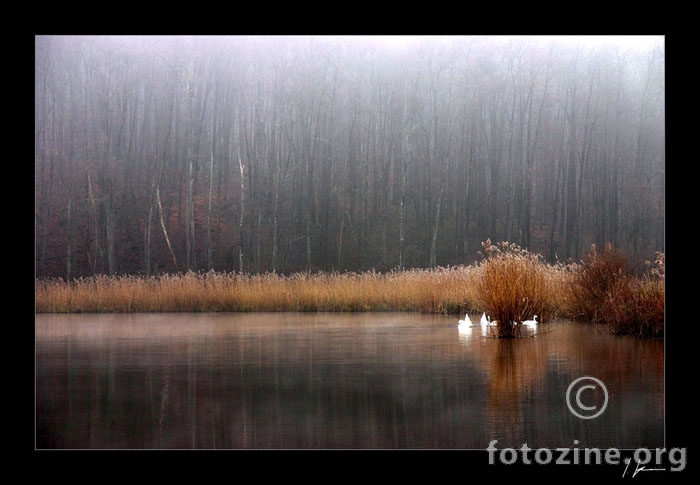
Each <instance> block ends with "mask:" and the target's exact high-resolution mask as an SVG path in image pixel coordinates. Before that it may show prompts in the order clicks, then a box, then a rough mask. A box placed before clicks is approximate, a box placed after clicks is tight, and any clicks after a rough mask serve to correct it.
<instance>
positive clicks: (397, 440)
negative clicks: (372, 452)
mask: <svg viewBox="0 0 700 485" xmlns="http://www.w3.org/2000/svg"><path fill="white" fill-rule="evenodd" d="M219 318H222V320H225V319H224V318H223V317H219ZM229 318H230V317H229ZM270 318H271V321H268V322H265V324H261V325H250V326H246V327H244V328H241V329H239V330H238V331H236V332H232V331H231V326H230V325H229V324H227V323H224V322H222V321H220V322H219V323H218V324H213V323H211V322H210V323H206V324H204V326H203V327H200V328H199V329H198V330H197V331H196V332H194V333H195V335H196V338H194V339H193V338H192V335H188V332H187V331H185V330H184V329H183V328H182V327H181V326H178V325H173V324H172V322H165V321H161V323H156V322H150V323H149V325H147V326H145V327H142V326H139V325H135V326H132V327H131V328H130V324H128V322H125V321H122V322H121V324H120V326H119V328H118V329H116V331H115V334H114V335H116V338H113V339H105V338H104V337H105V336H106V335H107V334H108V333H109V332H107V330H105V329H104V328H103V329H101V330H100V329H98V327H100V326H99V325H95V326H92V327H91V328H88V326H86V327H85V328H84V331H83V330H81V331H77V332H75V333H73V334H72V335H71V332H64V331H60V330H59V329H56V328H52V329H50V330H49V332H50V335H48V336H46V337H45V338H44V336H42V339H41V340H40V342H39V345H38V346H37V352H38V354H41V355H44V354H46V353H48V352H49V350H50V352H51V355H52V357H51V359H52V360H51V362H52V365H51V366H50V367H47V368H44V367H43V366H42V367H40V368H39V369H38V371H37V390H38V391H37V412H38V414H40V415H42V418H41V421H40V423H39V424H40V425H41V430H42V433H44V437H45V438H44V441H43V443H44V444H47V445H48V444H50V443H53V444H54V445H55V446H59V447H60V446H68V447H70V446H72V445H71V443H72V444H75V443H79V444H80V445H79V446H84V447H95V446H96V447H121V448H144V447H145V448H150V447H153V448H189V447H196V448H248V447H249V448H265V447H267V448H286V447H290V448H318V447H320V448H324V447H337V448H344V447H347V448H352V447H356V448H368V447H369V448H412V447H419V448H433V447H442V448H453V447H454V448H459V447H462V448H475V447H476V448H479V447H481V446H482V445H484V446H486V445H487V444H488V441H487V439H488V438H489V436H493V437H494V438H495V439H499V440H501V441H499V444H500V445H502V446H520V445H521V444H522V443H523V442H527V443H528V444H529V445H530V446H535V445H538V446H554V445H569V444H571V440H570V439H569V436H572V437H574V438H576V439H581V440H583V439H585V438H587V439H590V440H592V441H595V440H598V439H600V436H601V435H602V433H603V432H602V431H600V429H599V428H605V427H608V428H614V429H620V432H619V435H620V439H621V440H624V443H634V444H635V445H636V444H637V442H636V441H638V440H639V439H640V438H639V437H640V436H642V438H644V437H649V439H653V438H654V437H655V436H658V432H657V430H656V428H655V426H656V425H655V424H654V416H656V419H657V420H658V421H660V422H662V420H663V344H662V343H659V342H653V341H638V340H635V339H630V338H625V337H611V336H609V335H597V334H595V332H591V331H589V330H590V329H588V328H587V329H585V330H586V331H578V330H577V328H580V327H571V329H569V330H566V329H567V327H561V328H562V330H561V331H556V332H551V333H544V332H543V333H542V334H540V335H538V336H537V337H536V338H525V339H519V340H498V339H490V338H484V337H481V336H476V335H474V337H476V339H472V340H470V341H469V342H465V341H463V340H460V338H459V335H458V333H457V330H456V329H451V328H450V331H444V332H443V331H442V330H440V329H439V328H438V329H436V330H435V331H434V334H433V335H431V336H430V337H429V338H428V337H426V335H425V332H424V331H423V330H420V329H419V328H418V327H415V328H414V327H402V329H401V331H402V333H401V334H400V335H397V333H396V331H395V329H392V328H390V327H387V328H381V327H378V326H376V325H360V326H358V327H355V328H354V329H353V327H352V323H351V322H349V323H348V325H342V326H338V328H336V329H333V328H329V327H324V329H323V330H320V329H313V330H311V331H304V332H298V331H291V329H290V327H288V326H287V325H286V324H284V323H283V322H281V323H280V324H279V325H277V324H275V323H273V320H274V318H280V319H282V320H283V317H281V316H280V317H276V316H275V317H270ZM287 318H288V317H287ZM402 318H407V317H405V316H403V317H402ZM151 324H153V325H151ZM341 327H342V328H341ZM80 328H81V329H82V328H83V327H80ZM147 330H149V331H150V332H149V331H147ZM453 330H454V331H453ZM477 330H478V329H477ZM43 331H44V330H43V329H40V331H39V333H42V332H43ZM545 331H546V330H545ZM81 332H84V333H81ZM47 355H48V354H47ZM63 367H65V369H64V370H65V371H66V372H65V374H62V373H61V372H59V369H63ZM581 375H593V376H596V377H598V378H600V379H601V380H603V381H604V382H605V383H606V385H607V386H608V388H609V390H610V392H611V395H612V397H613V398H614V399H613V401H614V402H612V404H611V409H610V411H609V412H607V413H606V415H605V416H603V417H602V418H601V420H600V425H599V426H598V427H597V428H596V427H595V426H589V427H588V428H582V427H581V423H580V420H577V419H576V418H574V417H573V416H572V415H571V414H570V413H569V412H568V411H567V410H566V408H565V407H564V408H563V407H562V399H563V391H562V389H563V390H565V389H566V387H567V385H568V384H569V383H570V382H571V380H572V379H574V378H576V377H579V376H581ZM66 390H67V392H66ZM650 413H651V414H653V416H651V418H650V416H649V414H650ZM637 421H638V422H642V423H645V422H650V421H651V424H650V425H649V427H648V428H647V429H640V425H639V423H638V422H637ZM50 435H51V436H53V438H46V437H47V436H50ZM49 439H50V440H53V441H48V440H49ZM553 439H556V440H558V441H556V442H553V441H552V440H553ZM581 443H582V444H585V443H584V441H581ZM617 444H618V443H613V444H611V446H614V445H617ZM641 445H649V446H651V445H654V446H656V443H641Z"/></svg>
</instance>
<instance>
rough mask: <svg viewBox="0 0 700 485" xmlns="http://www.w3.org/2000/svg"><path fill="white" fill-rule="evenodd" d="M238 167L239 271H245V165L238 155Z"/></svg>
mask: <svg viewBox="0 0 700 485" xmlns="http://www.w3.org/2000/svg"><path fill="white" fill-rule="evenodd" d="M238 169H239V170H240V172H241V198H240V206H241V207H240V210H241V214H240V217H239V219H238V271H239V272H240V273H243V221H244V219H243V218H244V215H245V165H243V161H241V157H238Z"/></svg>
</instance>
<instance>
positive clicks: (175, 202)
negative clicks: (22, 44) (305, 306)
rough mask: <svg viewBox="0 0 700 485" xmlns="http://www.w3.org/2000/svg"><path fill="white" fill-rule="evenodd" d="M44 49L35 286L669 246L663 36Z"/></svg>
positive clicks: (200, 41)
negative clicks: (492, 250)
mask: <svg viewBox="0 0 700 485" xmlns="http://www.w3.org/2000/svg"><path fill="white" fill-rule="evenodd" d="M35 43H36V51H35V243H36V246H35V255H36V262H35V264H36V275H37V276H38V277H64V278H66V277H68V278H71V277H78V276H83V275H91V274H103V273H104V274H121V273H133V274H136V273H138V274H145V275H153V274H160V273H165V272H176V271H186V270H189V269H191V270H209V269H214V270H217V271H237V272H249V273H256V272H277V273H292V272H301V271H345V270H351V271H362V270H369V269H377V270H380V271H381V270H388V269H392V268H414V267H432V266H448V265H455V264H468V263H470V262H472V261H473V260H474V259H475V258H476V257H477V256H478V253H477V251H478V250H479V249H481V242H482V241H485V240H486V239H491V240H492V241H502V240H505V241H512V242H514V243H516V244H518V245H520V246H522V247H524V248H528V249H529V250H530V251H531V252H536V253H540V254H542V255H544V256H545V257H546V258H548V259H549V260H550V261H552V262H554V261H562V260H566V259H568V258H572V259H574V260H577V259H579V258H581V257H582V256H583V255H584V254H585V253H586V252H587V251H588V250H589V249H590V246H591V244H597V245H599V246H601V247H602V246H603V245H604V244H605V243H606V242H611V243H612V244H613V245H614V246H615V247H617V248H620V249H622V250H624V251H626V252H627V253H628V254H629V255H630V259H632V260H634V259H637V258H639V259H645V258H650V257H652V256H653V254H654V251H656V250H659V251H664V211H665V207H664V198H665V187H664V180H665V166H664V165H665V160H664V152H665V141H664V137H665V133H664V129H665V128H664V125H665V122H664V119H665V112H664V100H665V84H664V83H665V73H664V69H665V67H664V47H663V38H661V39H660V40H659V42H658V43H657V44H656V45H653V46H650V47H648V48H644V49H641V50H632V49H628V48H625V47H621V46H616V45H603V44H598V45H590V44H577V43H574V42H569V41H562V40H557V39H551V38H535V37H519V38H511V37H447V38H442V37H440V38H431V37H428V38H423V39H416V40H414V41H413V42H411V43H406V44H401V45H398V44H396V45H392V46H386V45H385V44H383V43H381V42H378V41H377V40H376V39H365V38H362V37H343V38H341V37H307V36H301V37H283V36H262V37H248V36H241V37H159V36H153V37H131V36H128V37H89V36H80V37H65V36H57V37H52V36H39V37H37V38H36V39H35Z"/></svg>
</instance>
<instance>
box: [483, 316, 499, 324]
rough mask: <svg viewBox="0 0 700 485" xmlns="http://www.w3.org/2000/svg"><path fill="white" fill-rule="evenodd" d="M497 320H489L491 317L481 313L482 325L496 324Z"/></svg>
mask: <svg viewBox="0 0 700 485" xmlns="http://www.w3.org/2000/svg"><path fill="white" fill-rule="evenodd" d="M497 323H498V322H497V321H496V320H494V321H491V317H487V316H486V313H482V314H481V324H482V325H491V326H493V325H496V324H497Z"/></svg>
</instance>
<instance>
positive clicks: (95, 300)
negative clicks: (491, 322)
mask: <svg viewBox="0 0 700 485" xmlns="http://www.w3.org/2000/svg"><path fill="white" fill-rule="evenodd" d="M474 274H475V269H474V268H473V267H469V266H458V267H451V268H434V269H430V270H419V269H417V270H408V271H392V272H389V273H377V272H374V271H370V272H362V273H315V274H309V273H298V274H293V275H289V276H282V275H277V274H272V273H268V274H261V275H247V274H238V273H217V272H213V271H210V272H206V273H195V272H187V273H180V274H175V275H162V276H158V277H155V276H154V277H149V278H146V277H135V276H114V277H108V276H95V277H90V278H80V279H76V280H72V281H65V280H61V279H51V280H38V281H37V283H36V300H35V308H36V311H37V312H203V311H212V312H217V311H231V312H247V311H339V312H342V311H414V312H424V313H463V312H467V311H476V309H477V308H476V307H475V306H474V305H475V303H474V302H475V293H474V287H475V279H474Z"/></svg>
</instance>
